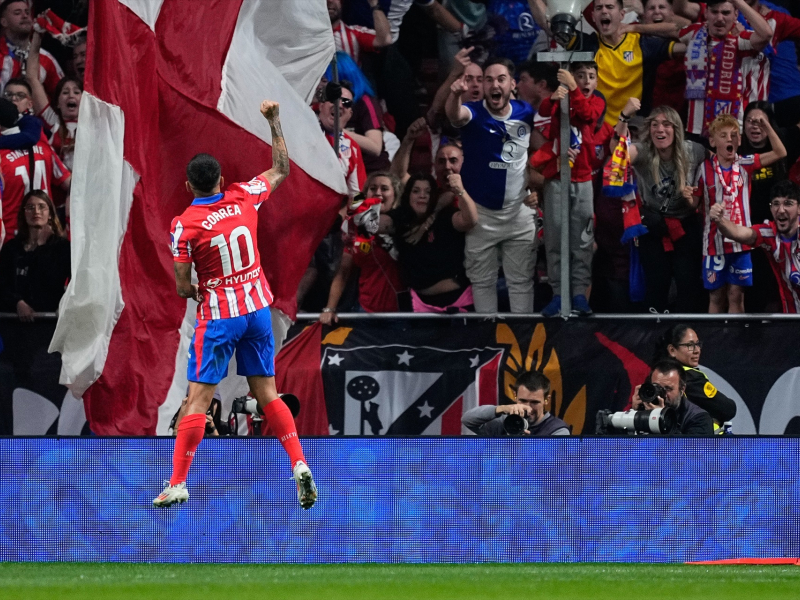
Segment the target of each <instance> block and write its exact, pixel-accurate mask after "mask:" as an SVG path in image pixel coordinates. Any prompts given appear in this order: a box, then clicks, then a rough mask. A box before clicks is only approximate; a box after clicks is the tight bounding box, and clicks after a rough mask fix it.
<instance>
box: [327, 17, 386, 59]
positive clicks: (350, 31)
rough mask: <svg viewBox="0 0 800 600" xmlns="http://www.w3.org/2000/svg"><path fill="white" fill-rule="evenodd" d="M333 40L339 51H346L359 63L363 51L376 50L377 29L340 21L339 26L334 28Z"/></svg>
mask: <svg viewBox="0 0 800 600" xmlns="http://www.w3.org/2000/svg"><path fill="white" fill-rule="evenodd" d="M333 41H334V43H335V44H336V51H337V52H344V53H345V54H347V55H348V56H349V57H350V58H352V59H353V60H354V61H355V63H356V64H357V65H360V64H361V51H362V50H364V51H366V52H374V51H375V50H376V48H375V30H374V29H370V28H368V27H362V26H360V25H345V24H344V23H342V22H341V21H339V26H338V27H334V28H333Z"/></svg>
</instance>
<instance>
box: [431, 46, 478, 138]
mask: <svg viewBox="0 0 800 600" xmlns="http://www.w3.org/2000/svg"><path fill="white" fill-rule="evenodd" d="M474 49H475V48H474V47H473V46H470V47H469V48H462V49H461V50H459V51H458V52H456V55H455V56H454V57H453V68H452V69H450V73H448V75H447V79H445V80H444V81H443V82H442V85H440V86H439V89H438V90H436V95H435V96H434V97H433V102H431V107H430V109H429V110H428V121H429V122H430V123H431V124H433V120H432V119H433V117H434V116H435V115H437V114H438V113H440V112H442V111H443V110H444V106H445V103H446V102H447V97H448V96H449V95H450V86H452V85H453V82H454V81H456V80H457V79H458V78H459V77H461V76H462V75H463V74H464V70H465V69H466V68H467V66H468V65H469V64H470V62H472V61H471V60H470V59H469V53H470V52H472V51H473V50H474Z"/></svg>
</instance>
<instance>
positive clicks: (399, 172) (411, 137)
mask: <svg viewBox="0 0 800 600" xmlns="http://www.w3.org/2000/svg"><path fill="white" fill-rule="evenodd" d="M427 127H428V124H427V123H426V122H425V118H424V117H420V118H419V119H417V120H416V121H414V122H413V123H411V125H410V126H409V128H408V130H407V131H406V135H405V137H403V141H402V142H400V147H399V148H398V149H397V152H395V154H394V158H393V159H392V165H391V166H390V167H389V173H391V174H392V175H394V176H395V177H397V178H398V179H399V180H400V182H401V183H403V184H405V182H406V181H408V178H409V177H410V175H409V174H408V165H409V164H410V163H411V151H412V150H413V148H414V142H415V141H416V140H417V138H418V137H419V136H421V135H422V134H423V133H424V132H425V129H427Z"/></svg>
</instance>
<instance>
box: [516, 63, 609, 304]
mask: <svg viewBox="0 0 800 600" xmlns="http://www.w3.org/2000/svg"><path fill="white" fill-rule="evenodd" d="M558 81H559V83H560V85H559V87H558V88H557V89H556V91H555V92H553V94H552V96H550V98H545V99H544V100H543V101H542V104H541V106H540V107H539V112H540V113H541V114H542V115H550V116H551V117H552V124H551V126H550V128H549V132H548V137H549V139H551V140H553V142H552V144H545V146H544V147H543V148H544V153H542V151H539V152H537V154H535V155H534V156H533V157H532V158H531V166H533V167H534V168H540V169H541V171H542V174H543V175H544V177H545V178H546V180H547V181H546V183H545V186H544V202H545V208H544V243H545V252H546V254H547V275H548V278H549V280H550V285H551V286H552V288H553V300H552V301H551V302H550V304H548V305H547V306H546V307H545V308H544V309H543V310H542V315H543V316H545V317H552V316H556V315H558V314H559V313H560V312H561V294H562V289H561V286H562V281H561V258H562V257H561V179H560V171H559V166H558V155H559V150H558V140H559V133H560V124H559V123H560V114H561V113H560V110H561V109H560V102H561V100H562V99H563V98H564V97H565V96H566V95H567V94H569V101H570V129H571V130H572V131H571V133H572V134H571V137H572V143H571V144H570V156H571V158H570V163H571V167H572V173H571V181H570V184H569V186H570V188H569V198H570V211H569V213H570V222H569V225H568V226H569V231H570V256H569V257H568V258H569V260H570V261H571V262H570V273H571V279H572V281H571V282H565V285H566V287H565V289H564V290H563V291H564V292H565V293H570V283H571V288H572V289H571V293H572V309H573V311H574V312H576V313H578V314H580V315H590V314H591V313H592V309H591V308H590V307H589V302H588V301H587V299H586V292H587V290H588V288H589V286H590V285H591V280H592V269H591V267H592V253H593V245H594V227H593V212H594V206H593V197H594V191H593V187H592V156H593V155H594V153H595V144H594V133H595V130H596V128H597V124H598V120H599V119H601V118H602V116H603V113H604V112H605V108H606V103H605V100H603V98H602V97H600V96H598V95H596V94H595V90H596V89H597V64H595V63H594V62H591V63H573V64H572V65H571V71H567V70H565V69H561V70H559V72H558ZM576 152H577V156H575V153H576ZM543 156H544V159H543V160H540V159H542V157H543ZM573 157H574V158H573Z"/></svg>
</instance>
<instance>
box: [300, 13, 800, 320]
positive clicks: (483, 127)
mask: <svg viewBox="0 0 800 600" xmlns="http://www.w3.org/2000/svg"><path fill="white" fill-rule="evenodd" d="M783 4H784V5H785V6H779V5H778V4H777V3H775V2H770V1H766V0H765V1H759V0H724V1H720V0H711V1H710V2H705V3H698V2H691V1H688V0H671V1H670V0H646V1H643V2H639V1H638V0H624V1H623V0H595V2H593V3H592V4H591V5H590V6H589V7H588V8H587V9H586V11H585V12H584V20H583V22H582V23H581V25H580V26H579V27H578V32H577V34H576V35H575V36H574V37H573V39H572V40H571V41H570V43H569V44H568V45H567V46H566V48H561V47H560V46H559V45H558V44H557V43H556V42H555V41H554V40H553V38H552V35H551V32H550V30H549V24H548V22H547V17H546V14H547V10H546V2H545V1H544V0H478V1H476V0H327V5H328V13H329V16H330V19H331V26H332V29H333V33H334V40H335V42H336V48H337V59H336V65H337V67H338V69H337V70H338V77H334V71H333V69H329V71H328V73H327V74H326V77H325V78H324V79H323V81H322V82H321V84H320V88H319V98H318V103H317V104H316V105H315V108H316V110H317V111H318V114H319V118H320V124H321V126H322V128H323V129H324V130H325V132H326V134H327V135H328V140H329V142H330V143H331V145H332V146H333V145H334V135H336V132H339V133H338V135H339V140H338V142H336V144H337V145H338V154H339V159H340V162H341V164H342V169H343V171H344V173H345V175H346V177H347V182H348V186H349V190H350V193H349V196H348V198H346V199H345V200H344V201H343V206H342V210H341V212H340V218H339V219H338V220H337V222H336V223H335V224H334V227H333V228H332V230H331V233H330V234H329V236H328V237H327V238H326V240H325V241H324V242H323V244H322V245H321V246H320V248H319V249H318V251H317V253H316V255H315V257H314V260H313V261H312V264H311V265H310V266H309V270H308V273H307V274H306V277H305V278H304V281H303V284H302V285H301V287H300V290H299V292H298V305H299V306H300V308H301V310H306V311H308V312H316V311H320V312H321V313H322V314H321V317H320V318H321V320H322V321H323V322H324V323H331V322H333V321H335V320H336V319H337V313H338V312H342V311H348V312H349V311H353V310H356V311H366V312H387V311H396V310H401V311H405V310H414V311H417V312H463V311H472V310H474V311H476V312H479V313H494V312H497V311H511V312H515V313H531V312H539V311H540V312H541V313H542V314H543V315H544V316H555V315H558V314H560V312H561V306H562V297H563V296H566V295H568V297H569V299H570V306H571V308H572V312H573V314H578V315H589V314H592V313H593V312H637V311H655V312H665V311H672V312H687V313H703V312H731V313H734V312H798V310H800V296H799V295H800V287H798V284H797V283H795V281H796V280H800V276H795V277H794V279H792V275H793V274H794V275H796V274H797V272H798V269H800V242H798V239H797V238H798V234H797V231H798V228H797V218H798V210H797V195H798V193H797V187H796V186H795V185H794V183H792V182H795V183H800V166H798V162H797V161H798V158H800V131H798V129H797V127H798V122H800V77H798V75H799V74H800V70H798V59H797V52H796V49H795V45H794V43H795V42H800V18H798V17H800V15H797V14H794V15H792V14H791V13H790V9H792V10H794V11H795V12H797V10H798V7H797V6H795V5H794V4H792V3H783ZM433 28H435V31H436V35H437V44H436V47H435V48H434V49H433V52H431V48H430V46H428V48H427V50H426V49H420V48H419V46H420V45H421V44H420V43H419V41H420V40H421V39H423V37H424V36H423V35H421V34H420V32H421V31H423V32H426V34H427V33H429V32H430V31H432V30H433ZM401 38H409V40H410V41H408V42H407V43H404V39H401ZM423 45H424V44H423ZM562 49H566V50H576V51H582V52H587V51H589V52H592V53H594V55H595V60H594V61H592V62H581V63H571V64H569V65H558V64H553V63H549V62H547V61H539V60H537V54H538V53H540V52H545V51H548V50H562ZM426 53H427V54H426ZM431 57H434V58H436V59H438V71H436V72H434V73H433V78H437V77H438V81H437V86H438V89H436V90H435V92H434V89H435V86H434V89H430V90H425V89H424V85H423V82H427V80H426V77H429V78H430V76H431V73H430V71H431V68H430V62H431V61H428V62H427V63H426V62H425V61H424V60H422V58H431ZM334 79H335V80H336V81H338V84H336V83H331V82H332V81H333V80H334ZM428 91H429V93H427V92H428ZM565 97H568V98H569V103H570V131H571V140H570V147H569V149H568V157H569V162H570V173H571V180H570V182H569V185H568V188H569V189H568V195H569V210H568V214H569V222H568V223H566V224H564V223H562V222H561V221H562V217H561V202H562V194H565V193H566V191H564V192H562V183H561V164H560V155H561V153H560V150H559V145H560V139H559V138H560V135H559V133H560V118H561V112H560V111H561V100H562V99H563V98H565ZM340 98H341V99H340ZM337 104H338V108H339V112H338V117H339V118H338V122H337V120H336V110H335V109H336V106H337ZM776 184H782V185H780V186H776ZM715 205H718V206H721V207H722V212H721V214H720V213H719V211H720V209H717V210H712V209H713V207H714V206H715ZM734 225H735V226H740V227H742V228H745V229H747V231H739V230H736V229H734V228H733V226H734ZM564 226H566V227H568V229H569V234H568V237H569V241H570V246H569V256H562V251H561V229H562V227H564ZM750 228H752V229H750ZM756 232H757V233H758V235H756ZM770 232H771V233H770ZM737 236H738V238H740V239H746V240H747V241H748V242H750V243H743V242H740V241H737V239H736V238H737ZM562 260H569V263H570V276H571V280H570V281H569V282H564V281H561V268H560V267H561V261H562Z"/></svg>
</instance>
